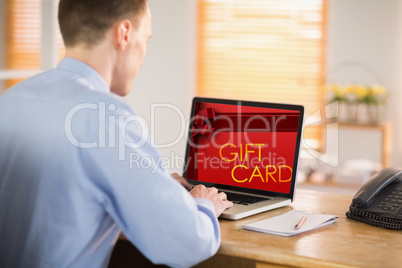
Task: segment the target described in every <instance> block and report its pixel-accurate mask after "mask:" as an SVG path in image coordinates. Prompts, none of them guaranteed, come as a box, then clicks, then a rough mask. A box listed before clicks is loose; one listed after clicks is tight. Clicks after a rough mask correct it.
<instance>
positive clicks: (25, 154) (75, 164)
mask: <svg viewBox="0 0 402 268" xmlns="http://www.w3.org/2000/svg"><path fill="white" fill-rule="evenodd" d="M140 119H141V118H140V117H139V116H138V115H136V114H135V113H134V112H133V111H132V110H131V109H130V107H128V105H127V104H125V103H124V102H122V101H121V99H120V98H119V97H118V96H117V95H115V94H113V93H111V92H110V89H109V87H108V86H107V84H106V83H105V81H104V80H103V79H102V77H101V76H100V75H99V74H98V73H97V72H96V71H95V70H93V69H92V68H91V67H89V66H88V65H86V64H84V63H83V62H81V61H78V60H75V59H72V58H64V59H63V60H62V61H61V63H60V64H59V65H58V67H57V68H56V69H54V70H51V71H48V72H45V73H42V74H39V75H37V76H34V77H32V78H30V79H27V80H25V81H23V82H21V83H19V84H17V85H16V86H14V87H13V88H11V89H9V90H7V91H6V92H5V93H4V94H3V96H1V97H0V267H13V268H14V267H31V268H34V267H106V266H107V264H108V261H109V258H110V254H111V252H112V249H113V246H114V244H115V242H116V240H117V238H118V235H119V233H120V231H122V232H123V233H124V234H125V235H126V237H127V238H128V239H129V240H130V241H131V242H132V243H133V244H134V245H135V246H136V247H137V248H138V249H139V250H140V251H141V252H142V253H143V254H144V255H145V256H147V257H148V258H149V259H150V260H151V261H153V262H154V263H164V264H167V265H170V266H174V267H187V266H191V265H194V264H196V263H198V262H200V261H202V260H204V259H206V258H208V257H209V256H212V255H213V254H215V253H216V251H217V250H218V247H219V245H220V230H219V223H218V221H217V219H216V216H215V210H214V206H213V204H212V203H211V202H210V201H208V200H205V199H201V198H197V199H194V198H193V197H192V196H191V195H190V194H189V193H188V192H187V191H186V190H185V189H184V187H182V186H181V185H180V184H179V183H178V182H177V181H176V180H174V179H172V177H171V176H170V175H169V173H168V172H167V171H166V170H165V169H164V168H163V167H162V166H161V165H160V164H158V163H160V162H161V161H158V159H159V155H158V153H157V152H156V151H155V149H154V148H152V147H151V145H150V143H149V141H148V136H149V135H148V133H147V132H146V130H144V125H143V124H141V120H140Z"/></svg>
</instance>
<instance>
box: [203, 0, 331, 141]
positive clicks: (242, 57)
mask: <svg viewBox="0 0 402 268" xmlns="http://www.w3.org/2000/svg"><path fill="white" fill-rule="evenodd" d="M325 6H326V3H325V0H199V29H198V30H199V32H198V34H199V42H198V44H199V47H198V57H199V58H198V64H199V65H198V94H199V95H201V96H210V97H222V98H234V99H245V100H256V101H266V102H284V103H296V104H302V105H303V106H304V107H305V109H306V114H307V115H309V114H312V113H313V112H314V111H315V110H317V109H319V108H320V107H321V105H322V88H323V83H324V52H325V51H324V48H325V44H324V41H325V38H324V36H325ZM320 133H321V131H320V130H318V129H311V128H310V129H307V131H306V132H305V137H308V138H313V139H317V140H320V135H321V134H320Z"/></svg>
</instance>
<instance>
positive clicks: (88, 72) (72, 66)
mask: <svg viewBox="0 0 402 268" xmlns="http://www.w3.org/2000/svg"><path fill="white" fill-rule="evenodd" d="M57 69H62V70H66V71H69V72H73V73H77V74H79V75H81V76H83V77H85V78H86V79H87V80H88V81H89V82H90V83H91V84H92V86H93V88H92V89H93V90H96V91H102V92H110V88H109V86H108V85H107V84H106V82H105V80H104V79H103V77H102V76H101V75H100V74H99V73H98V72H97V71H95V70H94V69H93V68H92V67H90V66H89V65H87V64H86V63H84V62H82V61H80V60H77V59H74V58H69V57H65V58H63V59H62V60H61V61H60V63H59V64H58V65H57Z"/></svg>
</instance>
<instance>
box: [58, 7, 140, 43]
mask: <svg viewBox="0 0 402 268" xmlns="http://www.w3.org/2000/svg"><path fill="white" fill-rule="evenodd" d="M146 3H147V0H60V3H59V13H58V19H59V25H60V31H61V35H62V36H63V40H64V44H65V45H66V46H67V47H68V46H74V45H77V44H79V43H83V44H85V45H87V46H91V45H94V44H96V43H97V42H99V41H101V40H102V39H103V38H104V36H105V33H106V31H107V30H108V29H110V28H111V27H112V26H113V24H114V23H115V22H117V21H118V20H121V19H130V20H131V21H132V22H133V23H134V25H136V23H137V20H138V17H139V15H141V14H142V13H143V12H144V11H145V9H146Z"/></svg>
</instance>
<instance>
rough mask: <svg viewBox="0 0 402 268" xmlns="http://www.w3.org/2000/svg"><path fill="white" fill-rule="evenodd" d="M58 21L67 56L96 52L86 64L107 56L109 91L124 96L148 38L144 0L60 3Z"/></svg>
mask: <svg viewBox="0 0 402 268" xmlns="http://www.w3.org/2000/svg"><path fill="white" fill-rule="evenodd" d="M58 18H59V24H60V31H61V34H62V36H63V40H64V44H65V46H66V49H67V53H68V51H69V50H75V51H76V50H77V48H78V50H81V51H85V52H87V54H89V53H92V52H94V51H99V53H98V55H91V57H92V59H90V61H91V62H93V61H96V59H95V57H100V58H102V57H105V58H106V57H107V59H108V60H109V61H108V63H110V65H111V66H110V67H111V73H110V75H107V74H104V73H103V76H104V78H105V79H106V80H109V81H108V82H109V83H110V88H111V90H112V92H114V93H116V94H119V95H122V96H124V95H127V94H128V93H129V91H130V89H131V84H132V81H133V80H134V78H135V76H136V74H137V72H138V70H139V68H140V67H141V65H142V63H143V61H144V59H145V54H146V47H147V43H148V40H149V39H150V38H151V36H152V30H151V13H150V10H149V8H148V5H147V0H60V3H59V14H58ZM101 53H102V54H101ZM92 67H94V66H92ZM95 69H96V68H95ZM105 76H107V77H105ZM108 76H110V77H108ZM107 78H110V79H107Z"/></svg>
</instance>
